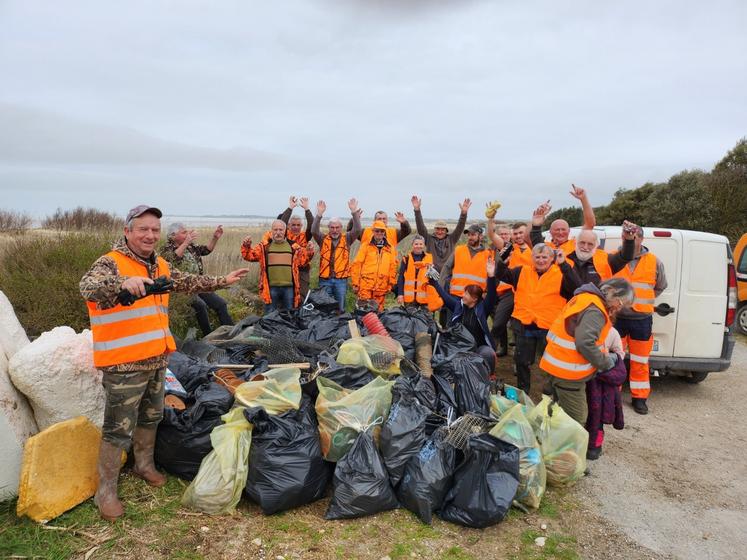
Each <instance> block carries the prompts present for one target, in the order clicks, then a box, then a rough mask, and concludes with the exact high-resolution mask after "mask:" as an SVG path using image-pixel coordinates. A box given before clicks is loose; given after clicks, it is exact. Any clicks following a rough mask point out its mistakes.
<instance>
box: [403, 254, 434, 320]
mask: <svg viewBox="0 0 747 560" xmlns="http://www.w3.org/2000/svg"><path fill="white" fill-rule="evenodd" d="M405 258H407V266H406V267H405V272H404V278H405V290H404V291H405V293H404V294H403V297H404V300H405V303H412V302H416V303H419V304H421V305H427V306H428V310H430V311H435V310H437V309H440V308H441V307H442V306H443V304H444V302H443V300H442V299H441V298H440V297H439V295H438V292H436V289H435V288H434V287H433V286H431V285H430V284H429V283H428V277H427V276H426V275H425V271H426V270H427V269H428V265H431V264H433V255H431V254H430V253H425V255H424V256H423V259H422V260H421V261H420V262H417V263H416V262H415V261H414V260H413V258H412V254H410V255H409V256H407V257H405Z"/></svg>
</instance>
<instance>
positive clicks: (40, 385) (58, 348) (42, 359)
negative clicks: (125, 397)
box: [9, 327, 105, 430]
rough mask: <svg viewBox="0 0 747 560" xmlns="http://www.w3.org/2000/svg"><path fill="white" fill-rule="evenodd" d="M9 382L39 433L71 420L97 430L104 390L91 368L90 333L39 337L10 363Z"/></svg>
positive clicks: (63, 330)
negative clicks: (28, 406)
mask: <svg viewBox="0 0 747 560" xmlns="http://www.w3.org/2000/svg"><path fill="white" fill-rule="evenodd" d="M9 366H10V368H9V372H10V378H11V380H12V381H13V384H14V385H15V386H16V387H17V388H18V390H19V391H21V392H22V393H23V394H24V395H26V397H27V398H28V399H29V401H30V403H31V407H32V408H33V409H34V416H35V417H36V423H37V425H38V426H39V429H40V430H43V429H44V428H47V427H48V426H51V425H52V424H56V423H57V422H61V421H63V420H67V419H69V418H74V417H75V416H81V415H83V416H86V417H88V419H89V420H91V422H93V423H94V424H96V425H97V426H99V427H101V425H102V423H103V421H104V401H105V398H104V388H103V387H102V386H101V375H102V374H101V372H100V371H98V370H97V369H96V368H95V367H93V350H92V338H91V331H89V330H84V331H83V332H82V333H80V334H76V333H75V331H74V330H73V329H71V328H70V327H55V328H54V329H52V330H51V331H48V332H45V333H43V334H42V335H41V336H40V337H39V338H37V339H36V340H35V341H34V342H32V343H31V344H29V345H28V346H26V347H24V348H22V349H21V350H19V351H18V352H17V353H16V354H15V355H14V356H13V357H12V358H11V360H10V364H9Z"/></svg>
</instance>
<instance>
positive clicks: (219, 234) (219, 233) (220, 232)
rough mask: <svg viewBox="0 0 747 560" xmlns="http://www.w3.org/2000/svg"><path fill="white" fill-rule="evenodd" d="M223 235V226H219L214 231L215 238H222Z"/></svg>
mask: <svg viewBox="0 0 747 560" xmlns="http://www.w3.org/2000/svg"><path fill="white" fill-rule="evenodd" d="M222 236H223V226H218V227H217V228H215V231H214V232H213V239H216V240H218V239H220V238H221V237H222Z"/></svg>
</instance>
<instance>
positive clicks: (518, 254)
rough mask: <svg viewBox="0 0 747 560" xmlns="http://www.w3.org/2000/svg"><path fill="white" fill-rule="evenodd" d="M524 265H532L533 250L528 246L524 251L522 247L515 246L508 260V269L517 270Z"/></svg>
mask: <svg viewBox="0 0 747 560" xmlns="http://www.w3.org/2000/svg"><path fill="white" fill-rule="evenodd" d="M523 264H527V265H531V264H532V248H531V247H529V246H528V245H527V247H526V248H525V249H524V250H523V251H522V250H521V248H520V247H518V246H517V245H514V250H513V251H511V256H510V257H509V258H508V267H509V268H516V267H517V266H521V265H523Z"/></svg>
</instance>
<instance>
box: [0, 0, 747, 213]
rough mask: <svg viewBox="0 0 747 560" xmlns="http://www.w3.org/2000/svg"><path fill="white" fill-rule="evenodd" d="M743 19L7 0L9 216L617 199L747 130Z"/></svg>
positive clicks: (703, 162) (0, 107) (499, 3)
mask: <svg viewBox="0 0 747 560" xmlns="http://www.w3.org/2000/svg"><path fill="white" fill-rule="evenodd" d="M745 29H747V2H745V1H744V0H711V1H709V2H704V1H702V0H665V1H656V2H651V1H650V0H647V1H640V0H626V1H624V2H616V3H611V2H599V1H598V0H597V1H584V0H544V1H539V0H537V1H532V0H521V1H519V0H515V1H509V0H486V1H481V0H440V1H439V0H378V1H375V0H282V1H281V2H267V1H261V2H260V1H246V0H241V1H233V2H227V1H224V2H216V1H213V2H207V1H206V2H191V1H185V0H180V1H172V2H163V1H161V2H157V1H153V0H148V1H133V0H129V1H127V2H112V1H108V2H107V1H103V0H92V1H89V2H82V1H80V2H79V1H69V0H66V1H65V2H36V1H30V0H18V1H2V0H0V192H1V193H2V203H1V204H0V206H2V207H4V208H12V209H14V210H21V211H26V212H29V213H31V214H32V215H34V216H37V217H39V216H44V215H47V214H49V213H51V212H53V211H54V210H55V209H56V208H57V207H62V208H72V207H75V206H78V205H82V206H94V207H98V208H101V209H104V210H110V211H115V212H117V213H119V214H122V215H123V214H124V213H125V212H126V211H127V209H129V208H130V207H132V206H135V205H136V204H140V203H147V204H153V205H158V206H159V207H161V208H162V209H163V210H164V211H165V212H166V213H167V214H172V215H174V214H260V215H269V214H274V213H277V212H279V211H281V210H282V209H283V208H285V206H286V202H287V197H288V195H289V194H298V195H307V196H309V197H310V198H311V199H312V200H313V201H316V200H317V199H319V198H324V199H325V200H326V201H327V204H328V207H329V208H330V210H329V211H328V214H343V213H345V210H346V204H345V201H346V200H347V198H348V197H350V196H357V197H358V198H359V200H360V201H361V206H362V207H363V208H364V210H365V211H366V214H367V215H370V214H372V213H373V211H374V210H376V209H378V208H383V209H385V210H387V211H389V212H393V211H394V210H404V211H406V212H407V214H408V215H411V214H412V211H411V205H410V196H411V195H412V194H414V193H417V194H420V195H421V196H422V198H423V212H424V215H425V216H426V217H456V215H457V214H458V208H457V202H458V201H460V200H461V199H462V198H464V197H465V196H469V197H471V198H472V199H473V201H474V202H475V203H476V205H479V206H482V205H483V204H484V202H485V201H487V200H489V199H493V198H497V199H499V200H501V201H502V202H503V204H504V209H503V210H502V214H503V215H504V216H509V217H521V216H528V215H529V213H530V212H531V209H532V208H533V207H534V206H536V204H537V203H538V202H540V201H542V200H544V199H548V198H550V199H551V200H552V202H553V204H554V206H555V207H556V208H559V207H562V206H568V205H571V204H572V203H573V202H575V201H574V200H573V199H572V198H571V197H570V196H569V195H568V194H567V192H568V189H569V187H570V183H572V182H573V183H576V184H577V185H582V186H584V187H586V188H587V189H588V190H589V192H590V196H591V199H592V202H593V204H595V205H599V204H604V203H607V202H609V200H610V199H611V197H612V194H613V193H614V191H615V190H616V189H618V188H620V187H626V188H632V187H637V186H640V185H641V184H643V183H644V182H646V181H665V180H666V179H667V178H668V177H669V176H671V175H672V174H674V173H676V172H678V171H681V170H683V169H691V168H702V169H710V168H711V167H712V166H713V164H714V163H715V162H716V161H718V160H719V159H720V158H721V157H723V155H724V154H725V153H726V152H727V151H728V150H729V149H730V148H731V147H733V145H734V144H735V143H736V142H737V141H738V140H739V139H740V138H741V137H743V136H745V135H747V101H746V100H747V56H746V55H745V53H747V32H745ZM476 210H477V206H473V210H472V212H471V214H472V215H473V216H477V215H478V212H477V211H476ZM479 215H482V208H480V209H479Z"/></svg>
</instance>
